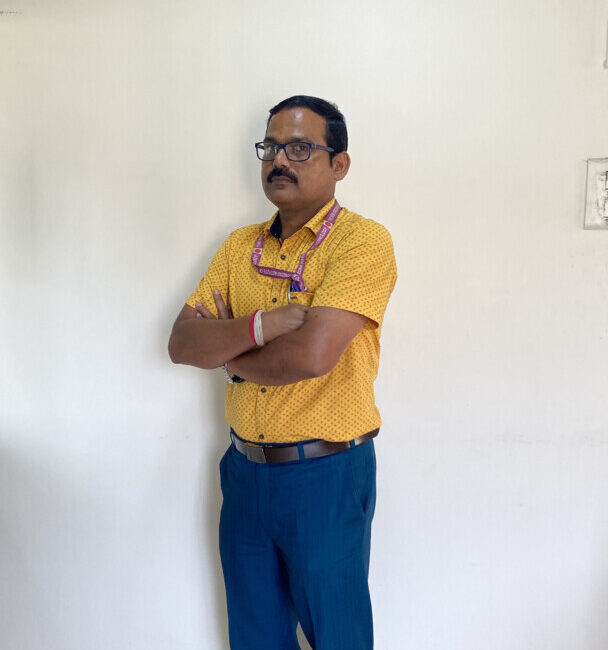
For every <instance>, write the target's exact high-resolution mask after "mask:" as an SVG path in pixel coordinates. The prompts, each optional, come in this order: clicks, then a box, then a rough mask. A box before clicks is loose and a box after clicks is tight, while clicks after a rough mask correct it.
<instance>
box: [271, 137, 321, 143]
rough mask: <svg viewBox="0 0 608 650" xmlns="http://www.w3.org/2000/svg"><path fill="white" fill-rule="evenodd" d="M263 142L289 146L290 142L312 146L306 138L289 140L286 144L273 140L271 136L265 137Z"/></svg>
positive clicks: (310, 141)
mask: <svg viewBox="0 0 608 650" xmlns="http://www.w3.org/2000/svg"><path fill="white" fill-rule="evenodd" d="M264 142H268V143H269V144H290V143H291V142H307V143H309V144H313V141H312V140H311V139H310V138H307V137H306V136H301V137H299V138H290V139H289V140H287V141H286V142H279V141H278V140H275V139H274V138H273V137H272V136H266V137H265V138H264Z"/></svg>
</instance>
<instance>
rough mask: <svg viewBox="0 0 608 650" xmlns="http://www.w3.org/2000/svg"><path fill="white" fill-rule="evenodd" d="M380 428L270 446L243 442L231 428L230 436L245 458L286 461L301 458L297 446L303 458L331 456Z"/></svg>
mask: <svg viewBox="0 0 608 650" xmlns="http://www.w3.org/2000/svg"><path fill="white" fill-rule="evenodd" d="M379 431H380V429H374V430H373V431H370V432H368V433H364V434H363V435H362V436H359V437H358V438H355V439H354V440H345V441H344V442H342V441H341V442H330V441H329V440H311V441H309V442H294V443H293V444H288V445H280V446H271V445H258V444H256V443H254V442H245V441H244V440H241V438H239V437H238V436H237V435H236V434H235V433H234V431H232V429H231V430H230V437H231V438H232V444H233V445H234V446H235V448H236V450H237V451H239V452H241V454H244V455H245V456H247V460H251V461H253V462H254V463H286V462H289V461H293V460H301V458H300V452H299V449H298V447H299V446H300V445H301V446H302V453H303V455H304V458H320V457H322V456H331V454H337V453H339V452H341V451H346V450H347V449H351V448H352V447H357V446H358V445H361V444H363V443H364V442H367V441H368V440H371V439H372V438H375V437H376V436H377V435H378V432H379Z"/></svg>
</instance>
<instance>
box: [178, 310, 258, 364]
mask: <svg viewBox="0 0 608 650" xmlns="http://www.w3.org/2000/svg"><path fill="white" fill-rule="evenodd" d="M254 347H255V346H254V343H253V341H252V340H251V336H250V334H249V316H245V317H243V318H234V319H225V320H215V319H210V318H185V319H183V320H180V321H178V322H176V323H175V325H174V326H173V331H172V332H171V338H170V340H169V355H170V357H171V360H172V361H173V362H174V363H182V364H185V365H188V366H196V367H197V368H217V367H219V366H221V365H222V364H224V363H226V361H228V360H229V359H233V358H234V357H236V356H238V355H242V354H243V353H244V352H247V350H251V349H252V348H254Z"/></svg>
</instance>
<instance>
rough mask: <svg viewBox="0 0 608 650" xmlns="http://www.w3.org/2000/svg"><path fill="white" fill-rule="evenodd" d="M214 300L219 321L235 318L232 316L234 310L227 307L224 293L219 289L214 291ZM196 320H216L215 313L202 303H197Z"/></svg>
mask: <svg viewBox="0 0 608 650" xmlns="http://www.w3.org/2000/svg"><path fill="white" fill-rule="evenodd" d="M213 300H214V301H215V306H216V308H217V313H218V317H219V320H226V319H229V318H234V316H233V315H232V309H230V307H227V306H226V303H225V302H224V299H223V298H222V293H221V291H220V290H219V289H214V290H213ZM196 318H215V316H214V315H213V313H212V312H211V311H209V309H207V307H205V305H203V304H202V303H200V302H197V303H196Z"/></svg>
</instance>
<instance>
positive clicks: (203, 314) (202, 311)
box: [196, 302, 215, 318]
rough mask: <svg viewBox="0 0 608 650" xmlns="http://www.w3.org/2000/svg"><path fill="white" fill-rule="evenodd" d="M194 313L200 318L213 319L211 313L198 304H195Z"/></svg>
mask: <svg viewBox="0 0 608 650" xmlns="http://www.w3.org/2000/svg"><path fill="white" fill-rule="evenodd" d="M196 311H197V314H200V315H201V317H202V318H215V316H214V315H213V313H212V312H211V311H209V310H208V309H207V307H205V305H203V304H202V303H200V302H197V303H196Z"/></svg>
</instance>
